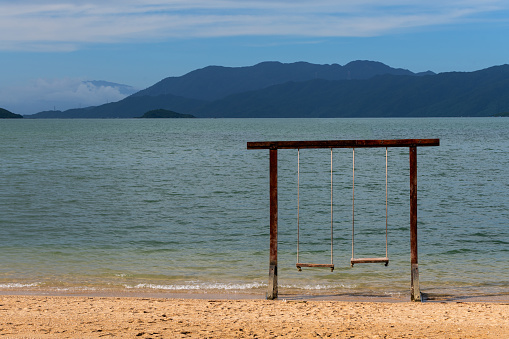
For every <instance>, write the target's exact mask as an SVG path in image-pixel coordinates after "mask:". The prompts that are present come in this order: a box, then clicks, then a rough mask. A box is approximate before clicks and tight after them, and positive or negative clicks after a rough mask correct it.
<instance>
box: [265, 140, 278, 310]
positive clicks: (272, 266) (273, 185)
mask: <svg viewBox="0 0 509 339" xmlns="http://www.w3.org/2000/svg"><path fill="white" fill-rule="evenodd" d="M269 158H270V159H269V160H270V183H269V185H270V193H269V194H270V207H269V208H270V249H269V251H270V255H269V289H268V292H267V299H269V300H273V299H276V298H277V294H278V288H277V274H278V273H277V214H278V213H277V212H278V211H277V207H278V206H277V149H271V150H270V156H269Z"/></svg>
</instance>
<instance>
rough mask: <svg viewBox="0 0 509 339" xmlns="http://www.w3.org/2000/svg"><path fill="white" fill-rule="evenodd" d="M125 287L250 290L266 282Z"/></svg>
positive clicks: (127, 286)
mask: <svg viewBox="0 0 509 339" xmlns="http://www.w3.org/2000/svg"><path fill="white" fill-rule="evenodd" d="M124 286H125V288H132V289H136V288H139V289H143V288H146V289H156V290H170V291H183V290H249V289H255V288H261V287H266V286H267V284H264V283H245V284H226V283H198V284H192V283H191V284H181V285H158V284H138V285H135V286H129V285H124Z"/></svg>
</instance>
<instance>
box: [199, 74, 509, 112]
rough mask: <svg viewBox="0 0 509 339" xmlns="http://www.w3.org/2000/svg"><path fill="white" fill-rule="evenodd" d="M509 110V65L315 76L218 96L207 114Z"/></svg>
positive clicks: (204, 108)
mask: <svg viewBox="0 0 509 339" xmlns="http://www.w3.org/2000/svg"><path fill="white" fill-rule="evenodd" d="M507 111H509V65H504V66H496V67H491V68H488V69H485V70H481V71H476V72H464V73H462V72H451V73H441V74H437V75H430V76H423V77H415V76H395V75H381V76H376V77H373V78H371V79H367V80H342V81H329V80H310V81H306V82H291V83H285V84H282V85H277V86H271V87H268V88H265V89H262V90H258V91H252V92H247V93H241V94H236V95H232V96H229V97H226V98H224V99H222V100H217V101H215V102H212V103H210V104H208V105H206V106H204V107H202V108H201V109H200V110H199V111H198V112H195V115H198V116H207V117H228V118H231V117H236V118H239V117H260V118H261V117H285V118H286V117H458V116H492V115H497V114H500V113H501V112H507Z"/></svg>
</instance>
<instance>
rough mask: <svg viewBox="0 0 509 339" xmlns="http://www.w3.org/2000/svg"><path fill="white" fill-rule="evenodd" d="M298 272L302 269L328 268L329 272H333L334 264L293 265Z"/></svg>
mask: <svg viewBox="0 0 509 339" xmlns="http://www.w3.org/2000/svg"><path fill="white" fill-rule="evenodd" d="M295 266H297V268H298V269H299V271H302V269H301V268H302V267H329V268H330V271H331V272H334V264H305V263H297V264H295Z"/></svg>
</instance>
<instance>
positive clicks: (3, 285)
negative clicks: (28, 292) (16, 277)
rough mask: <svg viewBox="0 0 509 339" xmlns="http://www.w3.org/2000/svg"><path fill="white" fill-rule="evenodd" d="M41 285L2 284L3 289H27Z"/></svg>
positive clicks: (0, 285)
mask: <svg viewBox="0 0 509 339" xmlns="http://www.w3.org/2000/svg"><path fill="white" fill-rule="evenodd" d="M39 285H40V283H32V284H21V283H8V284H0V289H1V288H25V287H37V286H39Z"/></svg>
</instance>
